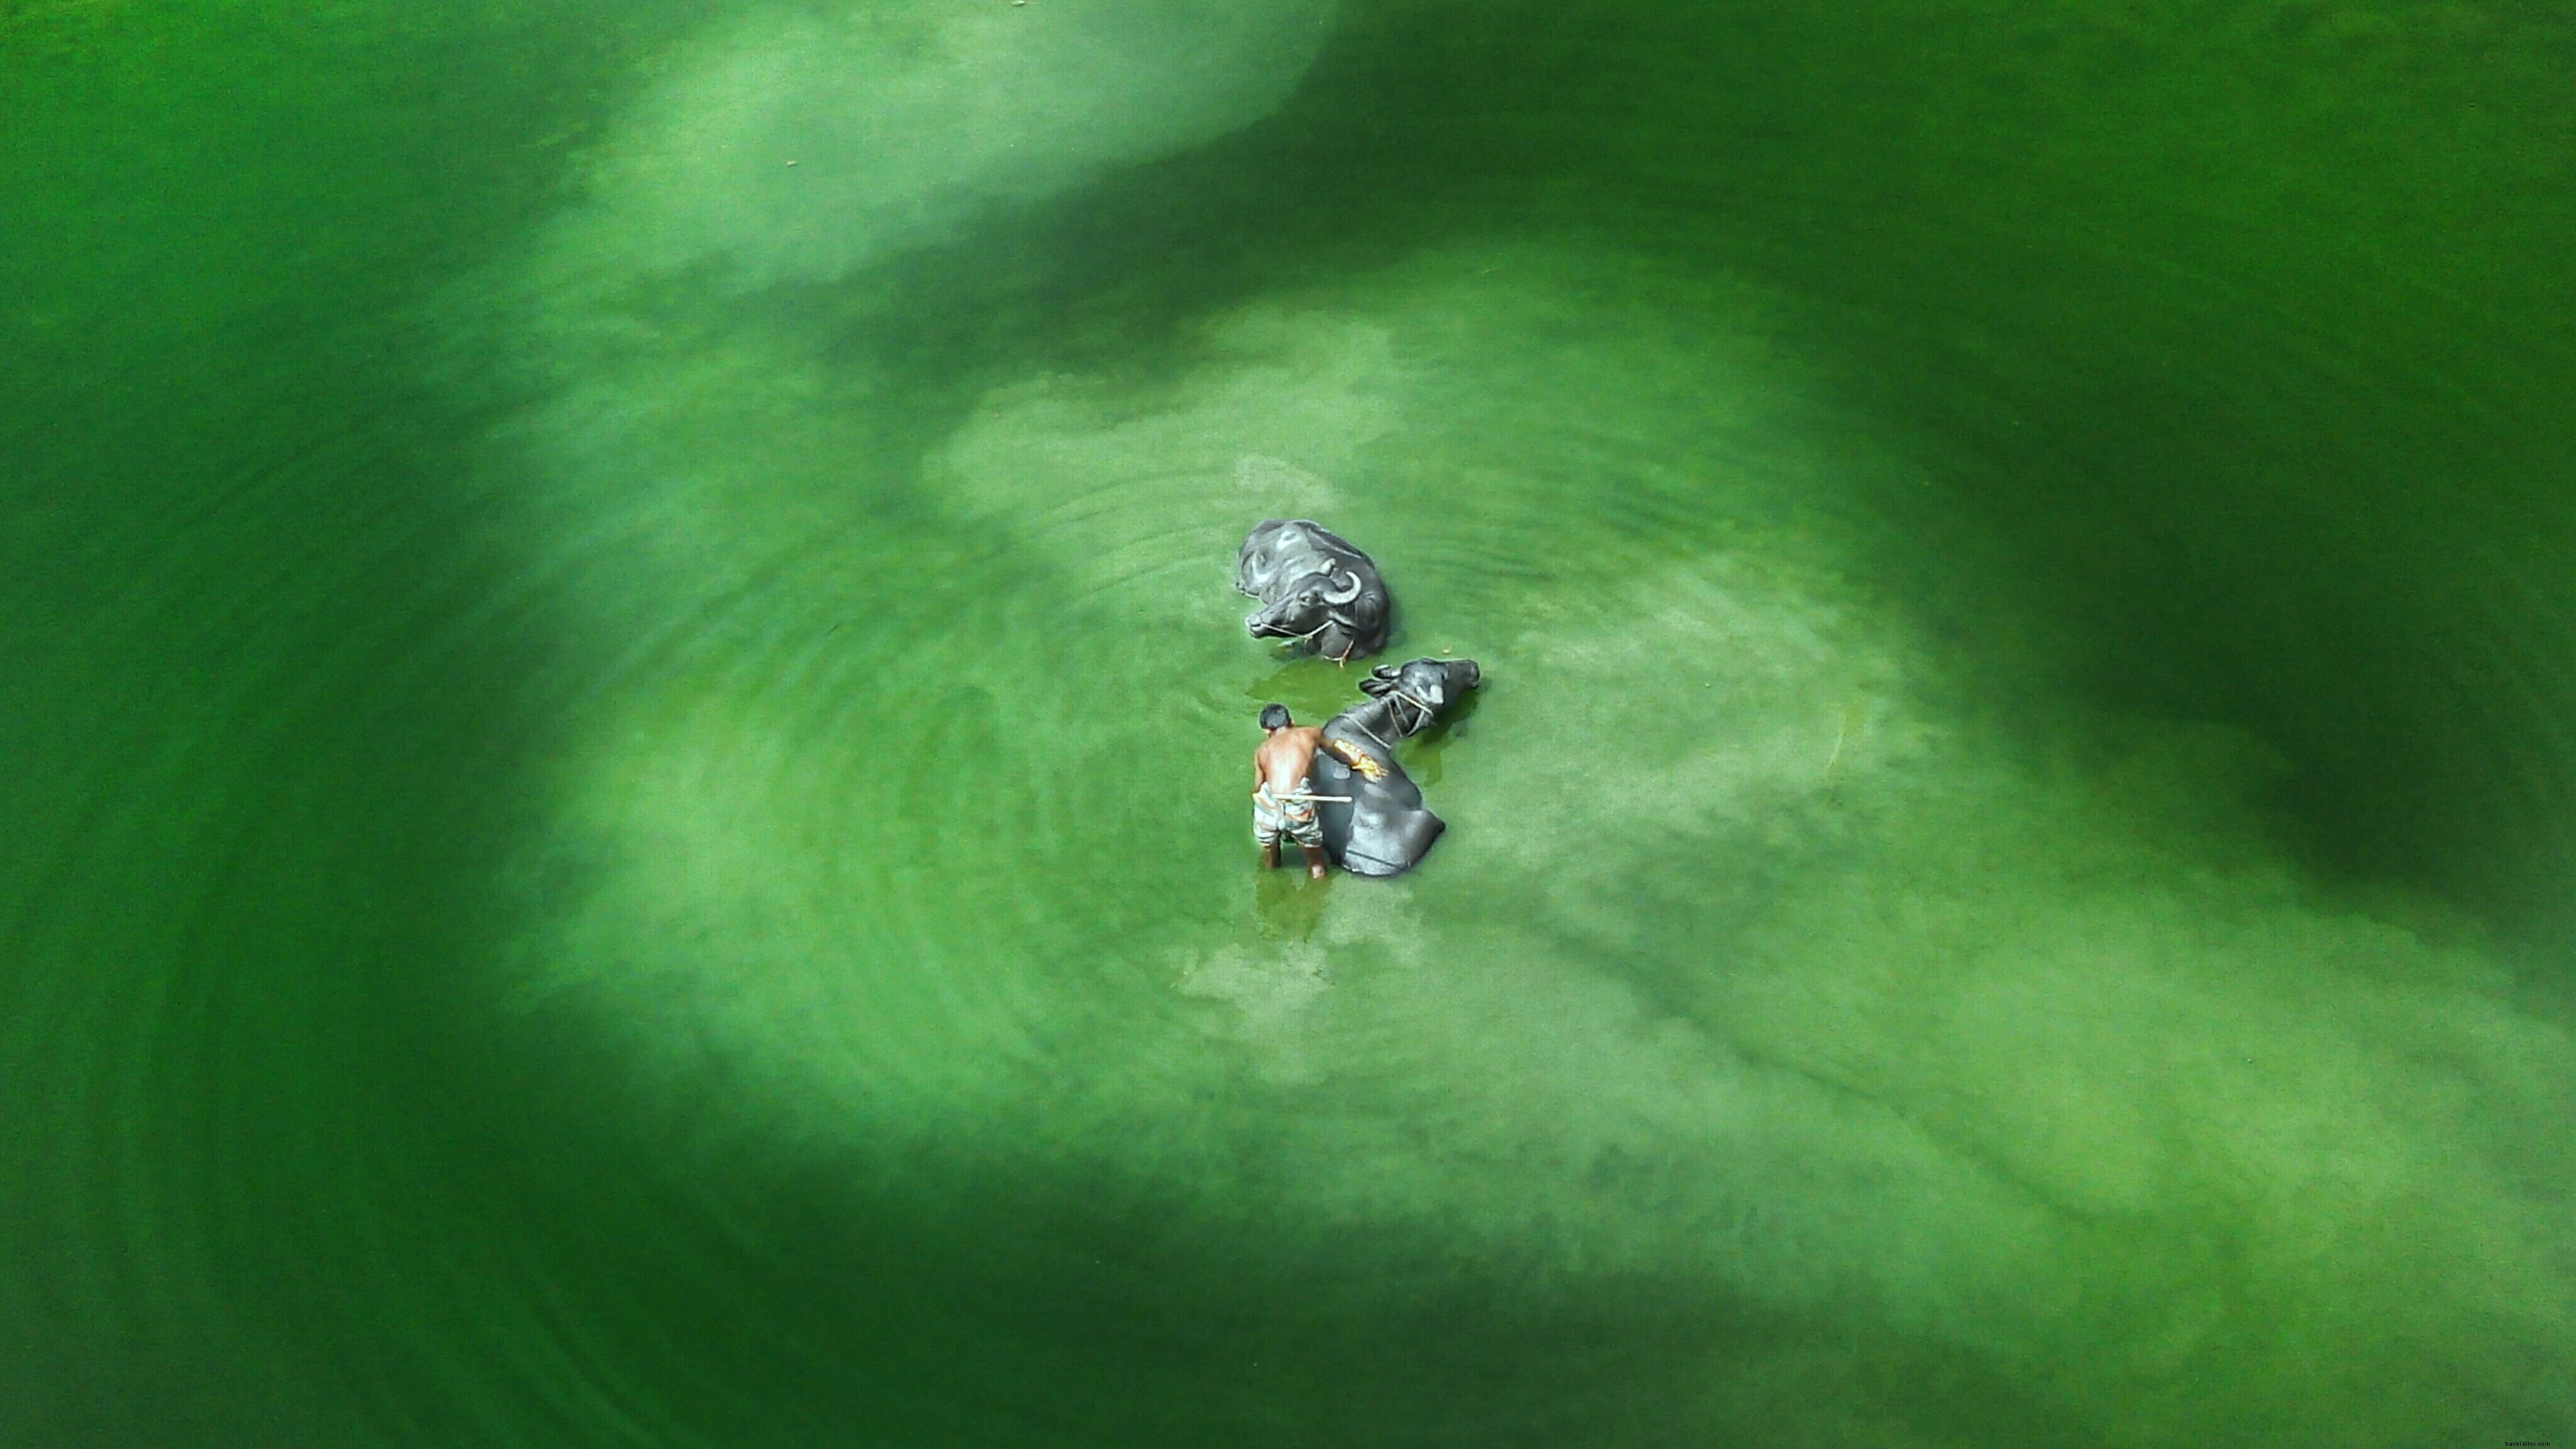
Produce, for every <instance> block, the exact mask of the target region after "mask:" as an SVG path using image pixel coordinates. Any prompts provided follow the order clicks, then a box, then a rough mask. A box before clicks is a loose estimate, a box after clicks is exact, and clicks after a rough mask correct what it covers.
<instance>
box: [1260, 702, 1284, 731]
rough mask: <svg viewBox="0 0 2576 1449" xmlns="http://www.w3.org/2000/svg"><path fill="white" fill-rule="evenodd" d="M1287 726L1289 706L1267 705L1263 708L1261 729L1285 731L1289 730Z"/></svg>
mask: <svg viewBox="0 0 2576 1449" xmlns="http://www.w3.org/2000/svg"><path fill="white" fill-rule="evenodd" d="M1287 725H1288V706H1286V705H1284V704H1265V705H1263V706H1262V707H1261V727H1262V728H1263V729H1266V730H1275V729H1285V728H1287Z"/></svg>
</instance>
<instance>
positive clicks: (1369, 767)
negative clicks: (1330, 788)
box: [1324, 740, 1386, 780]
mask: <svg viewBox="0 0 2576 1449" xmlns="http://www.w3.org/2000/svg"><path fill="white" fill-rule="evenodd" d="M1324 748H1325V749H1328V750H1330V751H1332V752H1333V758H1335V759H1337V760H1340V761H1341V762H1342V763H1343V764H1345V765H1348V766H1350V767H1351V768H1352V769H1354V770H1357V771H1359V772H1360V775H1361V777H1362V778H1364V779H1369V780H1383V779H1385V778H1386V766H1384V765H1381V764H1379V763H1378V762H1377V761H1376V760H1375V759H1373V758H1371V757H1370V755H1369V752H1368V751H1366V750H1363V749H1361V748H1360V747H1359V746H1357V745H1355V744H1352V743H1351V742H1350V741H1348V740H1326V741H1324Z"/></svg>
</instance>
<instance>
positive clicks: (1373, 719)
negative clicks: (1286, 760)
mask: <svg viewBox="0 0 2576 1449" xmlns="http://www.w3.org/2000/svg"><path fill="white" fill-rule="evenodd" d="M1483 678H1484V674H1483V671H1482V670H1480V669H1478V668H1477V667H1476V661H1474V660H1473V659H1414V660H1409V661H1407V662H1405V663H1403V664H1400V665H1398V664H1381V665H1379V666H1378V667H1377V668H1376V669H1374V670H1371V671H1370V673H1369V677H1368V678H1366V679H1363V680H1361V681H1360V688H1361V689H1363V690H1365V691H1367V692H1368V694H1369V696H1370V697H1369V699H1368V700H1367V701H1365V702H1363V703H1360V704H1355V705H1353V706H1351V707H1350V708H1349V709H1346V710H1343V711H1342V712H1341V713H1340V714H1337V715H1335V716H1333V717H1332V718H1331V719H1328V720H1326V721H1324V738H1325V739H1326V740H1327V741H1335V742H1339V743H1341V744H1343V745H1346V746H1349V747H1351V748H1353V749H1356V750H1358V751H1359V752H1361V753H1363V754H1365V755H1367V756H1368V757H1369V758H1370V759H1371V760H1374V761H1376V762H1377V763H1378V764H1379V765H1381V766H1383V767H1384V769H1383V770H1382V772H1381V773H1380V775H1379V778H1377V779H1374V780H1372V779H1370V778H1368V777H1367V776H1366V775H1364V774H1362V773H1361V772H1359V771H1358V770H1355V769H1353V768H1351V767H1350V766H1349V765H1346V764H1344V763H1342V762H1341V761H1340V760H1338V759H1335V758H1334V757H1333V755H1332V753H1331V752H1330V751H1329V750H1317V751H1316V752H1315V763H1314V766H1313V768H1311V769H1309V770H1308V771H1307V773H1306V785H1307V788H1308V789H1310V790H1312V791H1313V792H1314V793H1315V794H1317V795H1321V796H1325V797H1328V798H1326V799H1325V800H1324V801H1323V802H1322V804H1320V805H1319V806H1317V810H1318V812H1319V813H1320V815H1321V817H1322V821H1323V827H1324V849H1325V851H1326V852H1327V853H1329V854H1330V855H1331V856H1332V857H1333V859H1334V860H1336V861H1339V862H1340V863H1341V867H1342V869H1344V870H1347V871H1349V872H1350V873H1351V874H1353V875H1368V876H1390V875H1401V874H1403V873H1404V872H1406V871H1408V870H1411V869H1412V868H1413V867H1414V866H1416V865H1418V864H1420V863H1421V861H1422V857H1423V856H1425V855H1427V854H1429V853H1430V851H1431V846H1432V843H1433V842H1434V841H1437V840H1438V839H1439V838H1440V832H1441V831H1443V830H1445V829H1447V828H1448V826H1447V824H1446V823H1445V822H1443V821H1442V820H1441V818H1440V817H1439V816H1437V815H1434V814H1432V813H1431V811H1430V810H1429V809H1427V808H1425V807H1424V805H1423V803H1422V788H1421V787H1420V786H1418V785H1416V784H1414V783H1413V780H1412V778H1411V777H1410V776H1408V775H1406V774H1405V773H1404V767H1403V766H1402V765H1399V764H1397V763H1396V762H1395V748H1394V747H1395V742H1396V741H1398V740H1400V739H1403V738H1405V737H1406V736H1408V735H1415V734H1419V733H1421V732H1422V731H1423V730H1426V729H1428V728H1430V727H1431V725H1432V724H1433V722H1434V721H1436V720H1438V719H1439V718H1440V717H1441V716H1442V715H1444V714H1446V713H1448V712H1449V711H1450V710H1451V709H1454V708H1455V707H1456V706H1457V704H1458V703H1459V701H1461V700H1463V699H1465V698H1466V696H1467V693H1468V691H1470V690H1473V689H1475V688H1476V687H1477V686H1478V685H1479V684H1481V683H1482V682H1483ZM1334 796H1343V797H1347V800H1346V801H1345V800H1340V799H1334V798H1329V797H1334Z"/></svg>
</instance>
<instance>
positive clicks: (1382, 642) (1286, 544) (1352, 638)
mask: <svg viewBox="0 0 2576 1449" xmlns="http://www.w3.org/2000/svg"><path fill="white" fill-rule="evenodd" d="M1234 587H1235V591H1236V592H1238V593H1242V594H1248V595H1250V596H1251V597H1253V598H1256V599H1259V600H1260V601H1261V607H1260V608H1258V609H1256V610H1254V611H1253V612H1252V613H1250V614H1248V615H1246V616H1245V617H1244V620H1243V627H1244V628H1245V629H1246V630H1248V631H1250V632H1251V634H1252V637H1253V638H1255V639H1289V640H1295V641H1297V642H1298V643H1300V644H1304V645H1308V646H1311V647H1312V648H1313V649H1314V651H1315V652H1316V653H1318V654H1320V655H1323V656H1324V657H1325V658H1327V659H1332V660H1335V661H1341V660H1348V659H1353V658H1356V657H1358V656H1360V655H1362V654H1375V653H1376V652H1377V651H1379V650H1380V649H1383V648H1385V647H1386V636H1387V631H1388V629H1389V628H1390V627H1391V626H1392V625H1393V623H1394V614H1395V608H1394V601H1393V600H1392V599H1390V598H1389V597H1388V596H1387V592H1386V580H1384V579H1383V578H1380V577H1379V576H1378V571H1377V565H1376V564H1375V563H1374V562H1372V561H1371V560H1370V559H1369V556H1368V555H1367V554H1364V553H1362V552H1360V551H1359V550H1358V549H1356V548H1353V547H1352V546H1351V544H1350V542H1349V541H1348V540H1347V539H1344V538H1343V537H1342V536H1341V535H1339V534H1337V533H1334V532H1333V531H1332V530H1331V529H1328V528H1326V527H1324V526H1323V525H1322V524H1320V523H1316V522H1314V521H1313V520H1311V519H1304V518H1273V519H1268V520H1266V521H1264V522H1263V523H1261V524H1260V525H1258V526H1257V527H1255V528H1254V529H1253V530H1252V532H1251V533H1250V534H1248V535H1246V536H1245V538H1244V540H1243V551H1242V552H1241V553H1240V554H1239V555H1237V557H1236V559H1235V565H1234Z"/></svg>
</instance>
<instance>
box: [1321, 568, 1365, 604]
mask: <svg viewBox="0 0 2576 1449" xmlns="http://www.w3.org/2000/svg"><path fill="white" fill-rule="evenodd" d="M1344 580H1348V581H1349V583H1350V587H1349V588H1346V589H1345V588H1336V587H1335V585H1336V584H1339V583H1341V582H1343V581H1344ZM1359 596H1360V576H1359V575H1358V574H1346V573H1342V572H1340V571H1338V570H1337V571H1335V572H1333V573H1331V574H1329V575H1327V576H1326V577H1325V580H1324V602H1325V603H1327V604H1347V603H1349V602H1350V601H1351V600H1353V599H1356V598H1358V597H1359Z"/></svg>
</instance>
